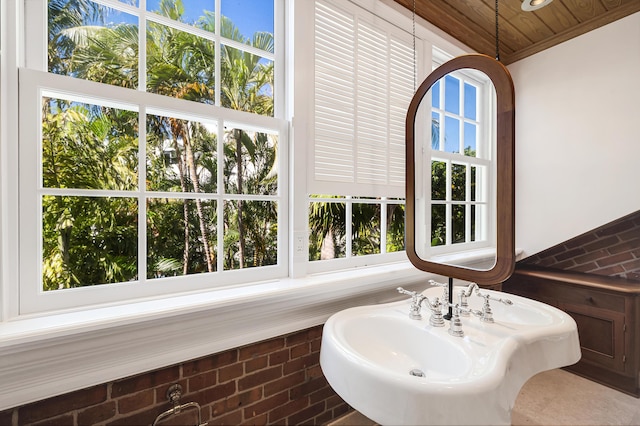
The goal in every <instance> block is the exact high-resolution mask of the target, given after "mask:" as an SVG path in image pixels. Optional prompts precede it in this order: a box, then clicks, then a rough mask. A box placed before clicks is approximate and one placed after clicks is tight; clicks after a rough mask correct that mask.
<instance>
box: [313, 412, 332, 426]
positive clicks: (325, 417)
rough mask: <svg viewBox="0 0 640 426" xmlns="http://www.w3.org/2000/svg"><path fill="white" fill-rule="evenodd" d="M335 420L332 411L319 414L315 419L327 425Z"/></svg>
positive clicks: (319, 423) (317, 422) (316, 422)
mask: <svg viewBox="0 0 640 426" xmlns="http://www.w3.org/2000/svg"><path fill="white" fill-rule="evenodd" d="M334 420H336V419H335V418H334V417H333V413H332V412H331V411H325V412H324V413H322V414H320V415H319V416H317V417H316V418H315V419H314V421H313V423H314V424H317V425H326V424H327V423H331V422H333V421H334Z"/></svg>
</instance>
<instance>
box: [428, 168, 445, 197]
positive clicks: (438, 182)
mask: <svg viewBox="0 0 640 426" xmlns="http://www.w3.org/2000/svg"><path fill="white" fill-rule="evenodd" d="M431 199H432V200H446V199H447V163H445V162H443V161H431Z"/></svg>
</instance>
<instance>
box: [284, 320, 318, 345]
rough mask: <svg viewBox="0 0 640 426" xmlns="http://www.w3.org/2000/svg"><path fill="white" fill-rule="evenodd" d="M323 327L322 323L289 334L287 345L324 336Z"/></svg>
mask: <svg viewBox="0 0 640 426" xmlns="http://www.w3.org/2000/svg"><path fill="white" fill-rule="evenodd" d="M322 327H323V326H321V325H319V326H316V327H312V328H308V329H306V330H302V331H299V332H296V333H293V334H290V335H289V336H287V346H295V345H299V344H300V343H305V342H309V341H311V340H314V339H317V338H319V337H321V336H322Z"/></svg>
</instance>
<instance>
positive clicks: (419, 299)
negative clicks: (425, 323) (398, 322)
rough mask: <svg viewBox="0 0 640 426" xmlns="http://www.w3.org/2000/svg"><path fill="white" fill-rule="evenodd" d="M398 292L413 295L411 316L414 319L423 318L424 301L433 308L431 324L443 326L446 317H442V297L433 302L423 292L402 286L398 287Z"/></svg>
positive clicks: (410, 309)
mask: <svg viewBox="0 0 640 426" xmlns="http://www.w3.org/2000/svg"><path fill="white" fill-rule="evenodd" d="M397 290H398V293H401V294H406V295H407V296H411V306H410V307H409V318H411V319H414V320H419V319H422V314H421V313H420V310H421V308H422V303H423V302H425V301H426V302H427V305H428V307H429V309H430V310H431V317H430V318H429V324H431V325H432V326H434V327H443V326H444V319H443V318H442V303H440V299H438V298H437V297H436V298H435V299H434V300H433V302H431V301H430V300H429V298H428V297H427V296H425V295H423V294H422V293H418V292H417V291H409V290H405V289H404V288H402V287H398V288H397Z"/></svg>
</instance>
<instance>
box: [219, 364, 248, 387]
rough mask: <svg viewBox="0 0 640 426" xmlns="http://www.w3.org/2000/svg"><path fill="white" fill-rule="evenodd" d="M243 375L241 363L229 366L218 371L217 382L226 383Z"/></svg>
mask: <svg viewBox="0 0 640 426" xmlns="http://www.w3.org/2000/svg"><path fill="white" fill-rule="evenodd" d="M243 374H244V366H243V365H242V363H237V364H231V365H228V366H226V367H222V368H221V369H219V370H218V381H219V382H220V383H224V382H228V381H229V380H233V379H235V378H238V377H240V376H242V375H243Z"/></svg>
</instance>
